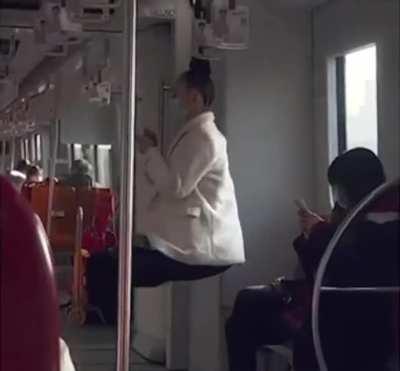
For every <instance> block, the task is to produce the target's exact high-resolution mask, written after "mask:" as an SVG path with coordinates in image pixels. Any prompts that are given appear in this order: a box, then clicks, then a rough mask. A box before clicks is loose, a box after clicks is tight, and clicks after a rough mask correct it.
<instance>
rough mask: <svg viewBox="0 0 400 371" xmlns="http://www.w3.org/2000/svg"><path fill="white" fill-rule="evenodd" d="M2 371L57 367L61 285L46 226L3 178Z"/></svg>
mask: <svg viewBox="0 0 400 371" xmlns="http://www.w3.org/2000/svg"><path fill="white" fill-rule="evenodd" d="M0 305H1V310H0V370H4V371H26V370H40V371H58V370H59V340H58V339H59V333H60V332H59V322H58V308H57V296H56V287H55V283H54V277H53V268H52V263H51V258H50V253H49V246H48V242H47V238H46V235H45V232H44V230H43V227H42V226H41V224H40V222H39V221H38V219H37V217H36V216H35V215H34V214H33V212H32V210H31V208H30V207H29V206H28V204H27V203H26V201H25V200H24V199H23V198H22V197H21V195H19V194H18V193H17V192H16V191H15V189H14V188H13V187H12V186H11V185H10V184H9V183H8V181H7V180H6V179H5V178H3V177H0Z"/></svg>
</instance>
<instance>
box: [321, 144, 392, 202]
mask: <svg viewBox="0 0 400 371" xmlns="http://www.w3.org/2000/svg"><path fill="white" fill-rule="evenodd" d="M328 181H329V183H330V184H331V185H332V186H340V187H342V188H343V190H344V192H345V193H346V195H347V197H348V198H349V201H350V202H351V203H352V205H355V204H357V203H358V202H360V201H361V200H362V199H363V198H364V197H366V196H367V195H368V194H369V193H371V192H372V191H373V190H374V189H375V188H377V187H379V186H380V185H382V184H383V183H384V182H385V181H386V176H385V170H384V168H383V165H382V162H381V160H380V159H379V158H378V157H377V156H376V155H375V154H374V153H373V152H372V151H370V150H369V149H366V148H355V149H352V150H350V151H348V152H345V153H344V154H342V155H340V156H338V157H337V158H336V159H335V160H334V161H333V162H332V164H331V165H330V166H329V169H328Z"/></svg>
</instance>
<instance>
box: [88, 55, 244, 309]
mask: <svg viewBox="0 0 400 371" xmlns="http://www.w3.org/2000/svg"><path fill="white" fill-rule="evenodd" d="M210 74H211V70H210V65H209V62H207V61H202V60H196V59H193V60H192V62H191V64H190V69H189V71H187V72H185V73H183V74H182V76H181V77H180V78H179V79H178V81H177V84H176V97H177V99H178V100H179V103H180V105H181V108H182V109H183V110H184V113H185V116H186V124H185V125H184V127H183V128H182V129H181V130H180V131H179V132H178V134H177V135H176V137H175V139H174V140H173V141H172V143H171V145H170V147H169V150H168V152H167V155H166V156H163V155H162V154H161V151H160V148H159V146H158V140H157V137H156V135H154V134H153V133H152V132H150V131H146V132H145V135H144V136H143V137H141V138H139V139H138V145H139V150H140V152H141V153H142V154H143V156H144V160H145V175H146V179H147V181H148V187H150V188H151V189H152V191H153V193H152V198H151V200H150V202H149V205H148V206H147V209H146V213H145V214H146V215H145V223H144V224H145V231H144V234H145V236H146V243H145V244H144V245H146V246H135V247H134V251H133V285H134V286H135V287H154V286H158V285H161V284H163V283H165V282H170V281H190V280H198V279H202V278H206V277H210V276H214V275H217V274H220V273H222V272H224V271H226V270H227V269H228V268H230V267H231V266H232V265H234V264H240V263H243V262H244V261H245V256H244V247H243V236H242V229H241V225H240V221H239V215H238V210H237V203H236V196H235V189H234V185H233V181H232V177H231V174H230V171H229V161H228V154H227V144H226V140H225V138H224V136H223V135H222V134H221V132H220V131H219V130H218V128H217V126H216V124H215V121H214V120H215V117H214V114H213V113H212V112H211V111H210V106H211V105H212V103H213V101H214V84H213V82H212V80H211V77H210ZM117 268H118V262H117V259H115V258H114V259H113V260H112V261H110V259H109V256H107V254H105V255H104V254H100V255H97V256H93V257H92V258H91V259H90V262H89V264H88V271H87V274H88V285H89V286H90V287H89V292H91V293H92V295H91V296H92V300H95V299H94V297H95V296H96V297H97V296H98V297H100V298H102V297H103V296H104V287H109V286H110V285H111V286H112V287H114V288H115V289H113V290H112V292H114V293H115V295H116V292H117V290H116V287H117V276H118V274H117ZM107 271H109V272H110V274H105V272H107ZM110 277H113V278H114V282H112V283H110ZM91 283H93V285H92V284H91ZM92 286H93V287H92ZM96 293H98V295H97V294H96ZM101 300H102V299H101ZM114 301H116V298H114ZM109 302H110V300H107V303H109Z"/></svg>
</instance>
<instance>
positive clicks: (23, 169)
mask: <svg viewBox="0 0 400 371" xmlns="http://www.w3.org/2000/svg"><path fill="white" fill-rule="evenodd" d="M29 166H30V164H29V161H27V160H24V159H22V160H20V161H18V163H17V166H16V167H15V170H16V171H19V172H20V173H23V174H25V175H27V173H28V169H29Z"/></svg>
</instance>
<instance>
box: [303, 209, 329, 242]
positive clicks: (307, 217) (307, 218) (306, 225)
mask: <svg viewBox="0 0 400 371" xmlns="http://www.w3.org/2000/svg"><path fill="white" fill-rule="evenodd" d="M298 217H299V224H300V228H301V230H302V232H303V234H304V236H305V237H307V238H308V237H309V236H310V234H311V231H312V230H313V228H314V226H315V225H317V224H318V223H321V222H323V221H324V219H323V218H322V217H320V216H319V215H318V214H316V213H314V212H311V211H307V210H299V211H298Z"/></svg>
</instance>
